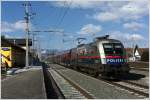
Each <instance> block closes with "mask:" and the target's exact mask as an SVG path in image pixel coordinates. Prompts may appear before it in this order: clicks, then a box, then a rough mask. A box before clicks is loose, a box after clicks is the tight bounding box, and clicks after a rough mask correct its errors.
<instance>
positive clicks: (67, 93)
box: [50, 69, 94, 99]
mask: <svg viewBox="0 0 150 100" xmlns="http://www.w3.org/2000/svg"><path fill="white" fill-rule="evenodd" d="M50 73H51V74H52V76H53V78H54V77H55V78H54V80H55V81H56V83H58V84H57V85H58V86H60V90H61V91H62V93H63V94H64V97H65V98H66V99H71V98H73V99H75V98H76V99H94V96H92V94H90V93H89V92H87V91H86V90H84V89H83V88H81V87H80V86H79V85H78V84H76V83H74V82H73V81H72V80H70V79H69V78H67V77H66V76H64V75H63V74H61V73H60V72H59V71H57V70H56V69H51V70H50ZM61 82H62V83H61ZM61 85H62V86H61Z"/></svg>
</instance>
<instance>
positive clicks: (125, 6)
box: [92, 0, 148, 21]
mask: <svg viewBox="0 0 150 100" xmlns="http://www.w3.org/2000/svg"><path fill="white" fill-rule="evenodd" d="M117 4H118V5H117ZM105 6H106V7H105V8H103V9H102V10H100V11H97V12H96V13H95V14H94V15H93V16H92V18H93V19H96V20H98V21H116V20H124V21H128V20H138V19H140V18H142V17H143V16H145V15H148V0H145V1H128V2H123V3H119V2H117V1H115V2H107V3H106V5H105Z"/></svg>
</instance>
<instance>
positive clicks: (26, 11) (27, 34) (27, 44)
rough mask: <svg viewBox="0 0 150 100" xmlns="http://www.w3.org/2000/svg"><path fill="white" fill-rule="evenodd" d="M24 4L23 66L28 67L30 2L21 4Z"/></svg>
mask: <svg viewBox="0 0 150 100" xmlns="http://www.w3.org/2000/svg"><path fill="white" fill-rule="evenodd" d="M23 5H24V6H25V17H24V19H25V23H26V28H25V31H26V60H25V62H26V63H25V66H26V67H27V68H28V67H29V16H30V15H29V6H31V4H30V3H29V2H27V3H25V4H23Z"/></svg>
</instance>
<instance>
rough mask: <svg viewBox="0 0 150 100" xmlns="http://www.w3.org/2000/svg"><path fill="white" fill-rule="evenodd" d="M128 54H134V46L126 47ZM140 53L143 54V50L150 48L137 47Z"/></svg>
mask: <svg viewBox="0 0 150 100" xmlns="http://www.w3.org/2000/svg"><path fill="white" fill-rule="evenodd" d="M125 50H126V53H127V55H132V53H133V48H125ZM137 50H138V52H139V54H140V55H142V54H143V52H145V51H149V48H138V49H137Z"/></svg>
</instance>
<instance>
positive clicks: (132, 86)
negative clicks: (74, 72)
mask: <svg viewBox="0 0 150 100" xmlns="http://www.w3.org/2000/svg"><path fill="white" fill-rule="evenodd" d="M57 72H58V71H57ZM58 73H59V72H58ZM80 73H83V74H85V75H88V76H91V75H89V74H87V73H84V72H80ZM59 74H60V73H59ZM61 76H63V75H61ZM63 77H64V76H63ZM91 77H93V76H91ZM64 78H65V77H64ZM97 79H99V80H101V81H104V82H106V83H108V84H110V85H113V86H116V87H119V88H120V89H124V90H125V91H128V92H130V93H132V94H134V95H138V96H140V97H145V98H147V97H149V87H148V86H145V85H142V84H138V83H135V82H132V81H124V80H121V81H117V82H116V81H108V80H105V79H102V78H97ZM83 94H84V93H83ZM85 94H86V93H85ZM87 94H88V93H87ZM88 98H89V97H88Z"/></svg>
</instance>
